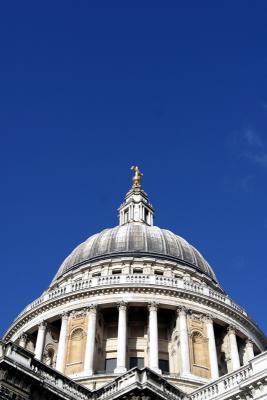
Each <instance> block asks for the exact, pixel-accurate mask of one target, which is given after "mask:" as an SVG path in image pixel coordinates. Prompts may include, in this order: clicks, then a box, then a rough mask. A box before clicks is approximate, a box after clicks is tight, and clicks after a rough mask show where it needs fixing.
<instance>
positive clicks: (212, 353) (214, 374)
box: [205, 315, 219, 379]
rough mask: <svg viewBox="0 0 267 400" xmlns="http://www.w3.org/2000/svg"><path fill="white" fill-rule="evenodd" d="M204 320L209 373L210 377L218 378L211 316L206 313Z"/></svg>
mask: <svg viewBox="0 0 267 400" xmlns="http://www.w3.org/2000/svg"><path fill="white" fill-rule="evenodd" d="M205 321H206V327H207V337H208V345H209V359H210V375H211V378H212V379H217V378H219V368H218V359H217V349H216V342H215V336H214V328H213V319H212V316H211V315H208V316H207V317H205Z"/></svg>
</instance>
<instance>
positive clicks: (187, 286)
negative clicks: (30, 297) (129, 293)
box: [15, 274, 247, 321]
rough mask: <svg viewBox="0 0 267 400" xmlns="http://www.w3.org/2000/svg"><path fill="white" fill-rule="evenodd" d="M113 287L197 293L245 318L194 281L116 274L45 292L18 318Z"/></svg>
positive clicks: (224, 298)
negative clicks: (64, 299) (58, 300)
mask: <svg viewBox="0 0 267 400" xmlns="http://www.w3.org/2000/svg"><path fill="white" fill-rule="evenodd" d="M113 285H118V286H120V285H126V286H128V285H129V286H136V285H152V286H163V287H169V288H175V289H178V290H182V291H187V292H193V293H198V294H200V295H204V296H207V297H209V298H212V299H214V300H217V301H220V302H221V303H224V304H226V305H228V306H230V307H232V308H234V309H235V310H237V311H238V312H240V313H242V314H243V315H245V316H247V313H246V311H245V310H244V309H243V308H241V307H240V306H238V305H237V304H236V303H234V302H233V301H232V300H231V299H230V298H229V297H228V296H225V295H224V294H222V293H220V292H218V291H216V290H213V289H211V288H209V287H208V286H206V285H202V284H200V283H197V282H194V281H188V280H185V279H181V278H175V277H168V276H164V275H163V276H160V275H144V274H132V275H130V274H129V275H128V274H118V275H107V276H97V277H92V278H90V279H84V280H79V281H77V282H72V283H69V284H67V285H65V286H63V287H61V288H57V289H54V290H51V291H48V292H46V293H45V294H44V295H43V296H41V297H39V298H38V299H37V300H35V301H34V302H32V303H31V304H29V305H28V306H27V307H26V308H25V309H24V310H23V311H22V313H21V314H20V315H19V317H18V318H20V317H21V316H23V315H24V314H25V313H26V312H28V311H30V310H32V309H34V308H35V307H37V306H39V305H40V304H42V303H44V302H46V301H49V300H52V299H55V298H59V297H62V296H64V295H67V294H70V293H75V292H80V291H83V290H88V289H90V288H96V287H104V286H113ZM15 321H16V320H15Z"/></svg>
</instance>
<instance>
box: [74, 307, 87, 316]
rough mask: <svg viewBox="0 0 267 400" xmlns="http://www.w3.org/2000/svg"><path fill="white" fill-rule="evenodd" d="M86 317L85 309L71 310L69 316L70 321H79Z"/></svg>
mask: <svg viewBox="0 0 267 400" xmlns="http://www.w3.org/2000/svg"><path fill="white" fill-rule="evenodd" d="M86 315H87V309H86V308H82V309H80V310H73V311H72V312H71V313H70V316H71V318H72V319H79V318H84V317H86Z"/></svg>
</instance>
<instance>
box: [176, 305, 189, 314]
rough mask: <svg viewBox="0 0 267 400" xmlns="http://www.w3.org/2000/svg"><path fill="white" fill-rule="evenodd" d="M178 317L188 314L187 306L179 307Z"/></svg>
mask: <svg viewBox="0 0 267 400" xmlns="http://www.w3.org/2000/svg"><path fill="white" fill-rule="evenodd" d="M176 312H177V314H178V315H180V314H187V313H188V312H189V310H188V309H187V308H186V307H185V306H178V307H177V309H176Z"/></svg>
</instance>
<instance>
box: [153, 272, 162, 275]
mask: <svg viewBox="0 0 267 400" xmlns="http://www.w3.org/2000/svg"><path fill="white" fill-rule="evenodd" d="M154 274H155V275H163V271H154Z"/></svg>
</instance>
